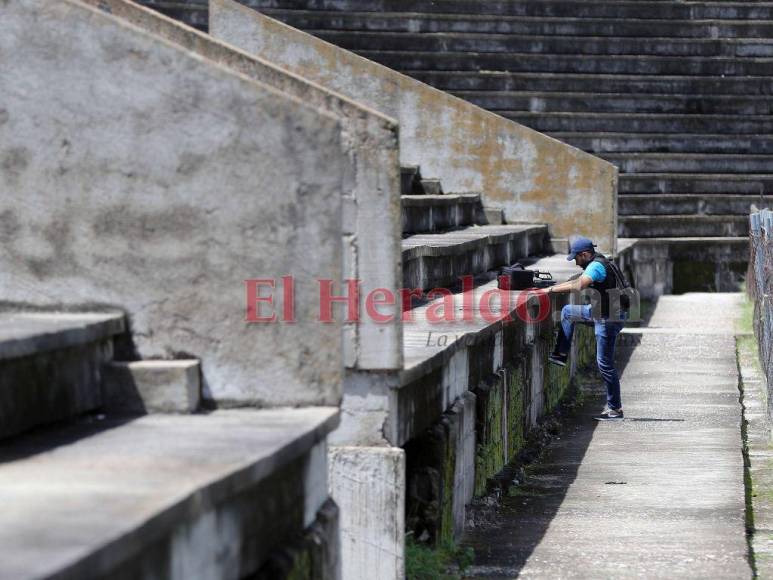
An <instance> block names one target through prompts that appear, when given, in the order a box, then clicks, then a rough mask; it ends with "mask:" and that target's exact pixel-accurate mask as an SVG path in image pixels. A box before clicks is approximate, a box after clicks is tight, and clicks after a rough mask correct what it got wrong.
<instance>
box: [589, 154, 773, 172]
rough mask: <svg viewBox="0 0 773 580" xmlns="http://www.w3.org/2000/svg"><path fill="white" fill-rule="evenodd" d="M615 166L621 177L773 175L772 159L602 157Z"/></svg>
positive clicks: (732, 157) (715, 156)
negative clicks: (708, 173)
mask: <svg viewBox="0 0 773 580" xmlns="http://www.w3.org/2000/svg"><path fill="white" fill-rule="evenodd" d="M602 157H603V159H606V160H607V161H609V162H610V163H614V164H615V165H616V166H617V167H618V168H619V169H620V171H621V172H622V173H654V172H669V173H699V172H707V171H717V172H722V173H738V174H743V173H755V174H762V173H767V172H770V173H771V174H773V156H771V155H720V154H715V155H709V154H706V155H701V154H693V153H606V154H604V155H603V156H602Z"/></svg>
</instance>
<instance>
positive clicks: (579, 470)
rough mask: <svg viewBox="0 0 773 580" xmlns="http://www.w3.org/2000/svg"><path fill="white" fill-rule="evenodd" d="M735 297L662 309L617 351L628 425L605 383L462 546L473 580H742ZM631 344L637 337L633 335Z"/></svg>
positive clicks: (682, 301)
mask: <svg viewBox="0 0 773 580" xmlns="http://www.w3.org/2000/svg"><path fill="white" fill-rule="evenodd" d="M739 304H740V295H738V294H686V295H681V296H663V297H661V298H660V299H659V301H658V302H657V304H656V307H655V310H654V312H653V314H652V316H651V317H650V320H649V321H648V325H649V327H650V328H652V327H656V328H658V329H659V331H658V332H646V331H645V332H642V333H641V337H640V341H636V342H638V344H636V345H635V346H625V345H626V344H629V343H628V342H627V341H625V342H624V341H621V342H620V343H619V345H618V360H619V363H620V364H619V368H622V369H623V372H622V377H621V378H622V393H623V404H624V408H625V412H626V419H625V421H623V422H616V423H603V424H598V423H596V422H595V421H593V420H592V419H591V416H592V415H593V414H595V413H596V412H598V411H599V410H600V408H601V406H602V404H603V401H604V397H603V391H602V386H601V383H600V381H598V382H597V383H594V385H595V388H591V389H589V390H588V391H587V392H586V397H585V403H584V404H583V405H582V406H581V407H580V409H579V411H578V412H577V414H576V415H575V416H574V417H573V418H572V419H571V420H570V421H569V422H568V424H567V425H566V426H565V428H564V430H563V431H562V433H561V435H560V436H559V437H558V438H557V439H555V440H554V441H553V442H552V443H551V444H550V446H549V447H548V449H547V450H546V452H545V455H544V456H543V458H542V460H541V461H540V462H538V463H537V464H534V465H533V466H532V467H531V468H530V469H529V470H528V471H527V476H526V479H525V481H524V482H521V483H520V485H517V486H514V487H512V488H511V489H510V492H509V495H508V497H506V498H505V499H504V500H503V505H502V508H501V509H500V510H499V512H498V513H497V516H496V521H495V522H493V523H492V524H491V525H490V526H486V527H482V528H478V529H475V530H470V531H468V533H467V534H466V536H465V538H464V542H465V543H466V544H467V545H471V546H473V547H474V548H475V551H476V562H475V565H474V566H473V567H472V568H471V569H469V570H468V576H469V577H471V578H484V577H485V578H513V577H516V576H524V577H534V578H620V577H629V578H630V577H639V578H684V577H693V578H744V577H750V576H751V567H750V565H749V561H748V546H747V542H746V536H745V524H744V517H745V505H744V481H743V457H742V440H741V426H740V421H741V406H740V404H739V401H738V371H737V366H736V358H735V341H734V335H733V332H734V320H735V318H737V316H738V308H739ZM627 332H628V333H629V334H635V333H636V332H637V329H635V328H630V329H628V331H627Z"/></svg>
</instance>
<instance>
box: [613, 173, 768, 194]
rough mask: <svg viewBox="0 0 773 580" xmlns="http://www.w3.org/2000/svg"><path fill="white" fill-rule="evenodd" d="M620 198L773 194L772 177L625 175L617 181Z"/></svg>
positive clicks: (743, 175) (719, 174)
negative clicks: (675, 195) (632, 196)
mask: <svg viewBox="0 0 773 580" xmlns="http://www.w3.org/2000/svg"><path fill="white" fill-rule="evenodd" d="M618 191H619V193H621V194H627V193H642V194H661V193H698V194H702V193H716V194H735V195H738V194H745V195H763V194H764V195H770V194H773V175H770V174H761V175H760V174H758V175H750V174H727V173H683V174H678V173H627V174H621V175H620V177H619V179H618Z"/></svg>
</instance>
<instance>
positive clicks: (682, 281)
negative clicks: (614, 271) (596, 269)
mask: <svg viewBox="0 0 773 580" xmlns="http://www.w3.org/2000/svg"><path fill="white" fill-rule="evenodd" d="M626 241H627V240H626ZM629 252H630V255H629V257H627V258H625V260H624V261H626V262H627V267H628V268H629V271H630V272H631V273H632V274H633V278H634V279H635V281H636V286H637V288H638V290H639V292H640V293H641V297H642V298H655V297H657V296H662V295H663V294H683V293H685V292H736V291H738V289H739V288H740V286H741V283H742V282H743V279H744V277H745V274H746V269H747V266H748V260H749V244H748V241H747V240H746V238H638V239H636V243H635V244H634V245H633V246H632V247H630V250H629Z"/></svg>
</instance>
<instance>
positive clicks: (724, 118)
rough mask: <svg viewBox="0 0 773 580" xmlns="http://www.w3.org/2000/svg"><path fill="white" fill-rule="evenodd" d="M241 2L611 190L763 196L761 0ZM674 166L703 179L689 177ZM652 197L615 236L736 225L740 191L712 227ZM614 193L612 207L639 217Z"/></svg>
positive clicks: (764, 28)
mask: <svg viewBox="0 0 773 580" xmlns="http://www.w3.org/2000/svg"><path fill="white" fill-rule="evenodd" d="M243 3H245V4H248V5H250V6H254V7H255V8H257V9H260V10H261V11H263V12H265V13H266V14H267V15H269V16H271V17H274V18H277V19H280V20H282V21H283V22H286V23H287V24H289V25H291V26H296V27H298V28H301V29H303V30H305V31H307V32H309V33H311V34H314V35H316V36H318V37H320V38H322V39H324V40H326V41H329V42H332V43H334V44H336V45H338V46H341V47H343V48H346V49H349V50H352V51H354V52H356V53H357V54H359V55H361V56H363V57H365V58H368V59H371V60H374V61H376V62H379V63H381V64H384V65H386V66H388V67H390V68H392V69H394V70H396V71H399V72H402V73H404V74H407V75H409V76H411V77H413V78H416V79H417V80H420V81H423V82H426V83H428V84H430V85H432V86H434V87H436V88H438V89H441V90H445V91H450V92H452V93H453V94H454V95H456V96H458V97H461V98H463V99H465V100H467V101H469V102H471V103H474V104H476V105H478V106H480V107H483V108H485V109H487V110H490V111H492V112H495V113H497V114H499V115H501V116H503V117H505V118H508V119H510V120H513V121H516V122H518V123H521V124H524V125H526V126H528V127H531V128H533V129H535V130H537V131H541V132H546V133H548V134H550V135H551V136H553V137H555V138H557V139H559V140H561V141H564V142H566V143H568V144H571V145H573V146H576V147H578V148H580V149H582V150H583V151H587V152H590V153H593V154H596V155H599V156H600V157H602V158H603V159H605V160H607V161H610V162H612V163H613V164H615V165H616V166H617V167H618V168H619V170H620V194H621V198H623V197H624V196H625V194H627V193H628V192H629V184H630V182H631V181H630V180H636V181H637V183H638V184H639V185H640V186H638V185H637V187H636V191H635V193H637V194H642V195H644V194H654V193H664V192H667V193H685V194H703V193H710V194H747V193H748V194H749V195H754V194H756V195H761V194H764V193H767V190H766V189H760V186H759V185H758V184H759V182H760V181H761V180H764V179H767V175H766V174H767V173H768V172H769V171H770V167H771V163H770V159H768V158H767V156H768V155H769V154H770V152H771V151H773V145H771V143H773V139H772V138H771V135H773V125H772V124H771V121H770V116H769V113H770V111H771V108H772V107H773V97H771V95H773V85H772V84H771V81H770V76H771V75H770V72H771V70H773V69H771V67H773V59H772V58H771V57H772V56H773V27H772V26H771V20H770V18H771V16H773V5H771V4H770V3H762V2H759V3H748V2H700V3H699V2H676V1H671V0H663V1H659V0H658V1H651V2H630V1H593V2H579V1H576V0H569V1H565V0H544V1H539V2H528V1H524V0H506V1H496V0H492V1H485V2H477V3H473V2H466V1H463V2H454V1H450V0H441V1H438V2H430V1H423V0H419V1H416V2H409V3H404V2H403V3H400V2H393V1H381V0H373V1H368V2H354V1H346V0H340V1H339V0H336V1H333V0H331V1H328V2H303V1H300V0H244V2H243ZM654 174H657V175H658V176H659V177H658V180H657V183H656V182H654V181H652V180H651V179H649V177H648V176H650V175H654ZM684 174H691V175H694V176H695V178H696V179H701V180H702V181H713V182H715V183H714V185H712V186H709V187H711V190H710V191H706V190H704V189H690V188H689V187H686V186H685V182H684ZM737 175H740V177H739V178H735V176H737ZM640 176H641V179H642V181H639V178H640ZM704 176H705V177H704ZM645 181H646V182H647V183H646V184H645ZM663 201H664V204H663V205H662V206H660V207H658V208H657V210H653V211H649V210H648V211H647V212H645V213H643V214H638V215H639V216H640V217H641V219H640V220H639V221H638V222H637V223H634V222H633V220H632V219H629V218H628V217H621V218H620V220H619V224H618V230H617V231H618V234H619V235H621V236H626V237H627V236H636V237H655V238H663V237H669V238H678V237H683V236H686V237H699V236H708V237H716V238H723V237H726V236H728V235H730V236H738V237H742V238H743V237H745V236H746V235H747V231H746V228H744V227H743V226H742V224H741V221H742V218H743V216H745V215H746V213H747V212H748V207H744V204H736V205H735V206H734V208H733V209H732V211H729V212H726V213H725V214H724V215H727V216H728V220H727V221H728V222H729V223H730V224H732V225H729V226H727V227H724V226H721V224H719V223H718V220H717V219H715V218H713V217H705V214H704V213H703V212H700V211H697V212H695V213H694V214H693V219H690V220H685V219H681V218H678V217H675V216H681V215H684V214H683V212H682V211H679V212H677V213H676V214H675V216H674V217H668V218H664V219H663V220H659V219H658V218H659V217H661V216H669V214H668V209H669V207H672V205H670V204H669V203H667V202H666V200H663ZM707 202H709V203H710V200H707ZM625 203H626V202H625V201H624V200H622V199H621V200H620V201H619V204H620V208H621V211H620V215H621V216H630V215H636V214H632V213H631V211H629V210H628V209H625ZM655 203H657V201H656V202H655ZM682 207H684V206H682ZM648 216H650V217H651V218H652V219H649V220H647V219H646V218H647V217H648ZM545 221H550V220H549V219H547V220H545ZM716 243H717V244H720V245H722V244H723V242H721V241H720V240H719V239H717V241H716ZM719 251H720V253H721V252H722V251H721V250H719ZM696 289H697V288H696Z"/></svg>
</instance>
